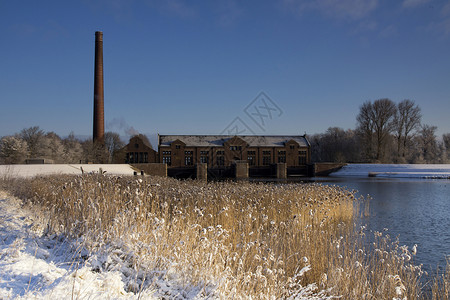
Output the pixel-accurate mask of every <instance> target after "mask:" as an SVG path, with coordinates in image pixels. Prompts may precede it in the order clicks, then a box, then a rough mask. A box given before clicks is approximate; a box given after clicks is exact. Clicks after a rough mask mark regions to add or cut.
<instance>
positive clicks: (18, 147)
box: [0, 136, 28, 164]
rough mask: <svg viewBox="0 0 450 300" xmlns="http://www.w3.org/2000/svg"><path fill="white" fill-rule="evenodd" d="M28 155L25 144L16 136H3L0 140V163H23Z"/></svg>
mask: <svg viewBox="0 0 450 300" xmlns="http://www.w3.org/2000/svg"><path fill="white" fill-rule="evenodd" d="M27 155H28V146H27V142H25V141H24V140H22V139H21V138H20V137H18V136H4V137H2V139H1V140H0V163H2V164H19V163H23V162H24V161H25V159H26V158H27Z"/></svg>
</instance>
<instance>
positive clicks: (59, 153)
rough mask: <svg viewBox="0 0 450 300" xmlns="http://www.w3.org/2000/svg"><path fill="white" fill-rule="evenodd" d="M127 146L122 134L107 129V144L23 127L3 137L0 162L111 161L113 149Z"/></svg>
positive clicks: (72, 134) (0, 140)
mask: <svg viewBox="0 0 450 300" xmlns="http://www.w3.org/2000/svg"><path fill="white" fill-rule="evenodd" d="M123 146H125V143H124V142H123V141H122V140H121V139H120V136H119V134H117V133H115V132H106V133H105V146H102V145H99V144H95V143H93V141H92V139H88V140H80V139H77V138H76V137H75V135H74V133H73V132H72V133H70V134H69V136H68V137H66V138H61V137H60V136H58V135H57V134H56V133H54V132H44V131H43V130H42V129H40V128H39V126H33V127H30V128H25V129H22V130H21V131H20V132H19V133H16V134H14V135H10V136H4V137H2V138H1V139H0V164H20V163H24V162H25V160H26V159H30V158H40V159H50V160H52V161H53V162H54V163H87V162H93V163H111V162H112V160H113V155H114V152H115V151H117V150H119V149H120V148H122V147H123Z"/></svg>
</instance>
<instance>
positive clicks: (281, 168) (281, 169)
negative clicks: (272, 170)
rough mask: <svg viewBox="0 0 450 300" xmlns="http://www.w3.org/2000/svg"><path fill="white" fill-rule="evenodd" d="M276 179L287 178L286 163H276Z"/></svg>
mask: <svg viewBox="0 0 450 300" xmlns="http://www.w3.org/2000/svg"><path fill="white" fill-rule="evenodd" d="M277 178H279V179H286V178H287V165H286V163H277Z"/></svg>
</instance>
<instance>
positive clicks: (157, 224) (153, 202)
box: [20, 174, 449, 299]
mask: <svg viewBox="0 0 450 300" xmlns="http://www.w3.org/2000/svg"><path fill="white" fill-rule="evenodd" d="M21 186H22V187H23V186H27V187H29V188H28V189H25V190H24V189H23V188H22V189H21V190H20V193H21V195H20V196H21V197H23V198H26V199H28V203H29V204H30V205H33V206H34V207H36V208H40V209H42V210H44V211H45V212H46V215H47V216H48V233H49V234H64V235H66V236H68V237H71V238H74V239H82V240H83V247H85V248H86V249H87V250H88V251H90V252H91V253H98V252H99V251H101V250H102V249H106V248H108V249H110V250H108V251H110V252H111V253H110V258H109V259H103V260H102V259H98V260H97V261H95V263H93V264H92V265H93V268H95V269H96V270H97V271H103V270H110V269H111V268H113V267H114V264H113V263H112V262H111V261H109V260H110V259H111V257H112V258H113V260H116V261H120V262H122V263H126V264H127V265H128V266H129V269H130V270H134V275H133V276H134V277H133V280H130V281H129V283H128V289H129V290H132V291H134V292H136V293H139V292H140V291H141V290H142V289H143V288H148V287H151V286H152V284H154V283H155V280H154V279H155V278H157V277H158V278H161V277H165V278H169V279H172V280H177V281H178V282H180V283H181V284H183V285H184V286H185V287H186V290H189V286H199V285H202V286H203V287H204V288H203V290H202V296H204V297H208V296H210V295H214V294H216V295H221V296H222V297H244V298H247V297H252V298H264V299H267V298H271V299H272V298H276V299H280V298H290V299H294V298H296V297H299V296H300V295H302V296H305V295H306V296H308V295H310V296H312V295H316V296H320V297H322V298H327V297H328V298H332V297H333V296H341V297H342V298H343V299H405V298H406V299H419V298H424V297H425V296H424V295H423V293H422V287H421V286H420V276H421V274H422V270H421V267H420V266H414V265H413V264H412V261H411V256H412V254H411V252H410V251H408V249H407V247H404V246H403V247H401V246H399V245H398V243H397V242H395V241H394V242H392V241H391V240H390V238H389V236H386V235H383V234H382V233H379V232H376V233H375V237H374V242H373V245H371V247H370V250H369V249H366V246H365V245H366V244H367V242H366V237H365V236H364V235H365V234H367V232H366V231H365V230H364V228H355V225H354V220H353V218H354V216H355V215H357V212H355V209H356V208H357V207H358V206H357V205H355V201H356V202H357V200H356V199H355V196H354V193H353V192H351V191H347V190H345V189H343V188H340V187H337V186H325V185H318V184H282V185H276V184H258V183H247V182H213V183H206V182H201V181H192V180H188V181H178V180H174V179H170V178H159V177H146V178H138V177H112V176H102V175H98V174H90V175H83V176H58V177H42V178H34V179H32V180H31V181H30V182H27V183H22V184H21ZM114 248H120V249H121V251H117V255H115V256H114V250H111V249H114ZM155 270H159V271H155ZM448 274H449V272H447V277H444V278H443V279H442V280H440V281H436V283H435V288H434V290H435V291H433V296H434V295H441V296H436V297H433V299H448V283H449V278H448ZM129 276H132V275H131V274H129ZM445 293H446V295H447V298H445ZM442 295H443V296H442Z"/></svg>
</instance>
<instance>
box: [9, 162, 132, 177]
mask: <svg viewBox="0 0 450 300" xmlns="http://www.w3.org/2000/svg"><path fill="white" fill-rule="evenodd" d="M100 169H102V171H103V172H106V174H110V175H133V173H134V171H135V170H134V169H133V168H132V167H131V166H130V165H125V164H38V165H0V176H8V177H28V178H29V177H34V176H42V175H58V174H66V175H69V174H72V175H80V174H81V173H82V172H86V173H92V172H99V170H100Z"/></svg>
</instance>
